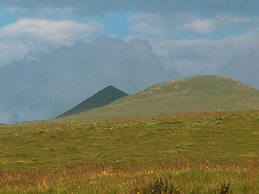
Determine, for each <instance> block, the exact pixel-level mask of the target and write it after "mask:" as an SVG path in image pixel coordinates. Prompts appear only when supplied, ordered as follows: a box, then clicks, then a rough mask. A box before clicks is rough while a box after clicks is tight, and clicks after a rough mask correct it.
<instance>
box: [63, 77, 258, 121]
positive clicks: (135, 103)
mask: <svg viewBox="0 0 259 194" xmlns="http://www.w3.org/2000/svg"><path fill="white" fill-rule="evenodd" d="M258 109H259V91H258V90H256V89H254V88H252V87H251V86H249V85H247V84H244V83H240V82H238V81H235V80H232V79H230V78H227V77H219V76H198V77H191V78H186V79H182V80H176V81H169V82H165V83H161V84H157V85H153V86H151V87H149V88H147V89H145V90H143V91H140V92H138V93H136V94H134V95H130V96H126V97H124V98H121V99H118V100H116V101H114V102H113V103H111V104H108V105H106V106H104V107H102V108H98V109H93V110H90V111H87V112H82V113H81V114H80V115H77V116H75V115H73V116H69V117H66V118H65V119H68V120H105V119H117V118H127V117H139V116H152V115H164V114H176V113H189V112H213V111H243V110H258Z"/></svg>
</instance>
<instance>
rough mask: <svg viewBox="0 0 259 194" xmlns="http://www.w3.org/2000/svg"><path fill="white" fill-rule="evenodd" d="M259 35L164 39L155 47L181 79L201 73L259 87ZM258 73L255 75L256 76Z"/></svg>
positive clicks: (254, 33) (168, 66)
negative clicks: (226, 76)
mask: <svg viewBox="0 0 259 194" xmlns="http://www.w3.org/2000/svg"><path fill="white" fill-rule="evenodd" d="M258 45H259V35H258V32H257V31H255V32H250V33H247V34H244V35H239V36H232V37H227V38H224V39H220V40H210V39H195V40H163V41H160V42H158V43H154V44H153V49H154V52H155V53H156V54H157V55H158V56H159V57H160V59H161V60H162V61H163V63H164V65H165V66H166V68H168V69H170V68H173V69H175V70H177V71H178V72H179V73H180V74H181V76H182V77H184V76H187V75H200V74H223V75H231V76H232V77H233V78H236V79H240V80H241V81H245V82H247V83H249V84H252V85H253V86H254V87H257V88H259V83H258V76H257V75H256V74H257V72H258V71H257V70H258V67H259V64H258V61H259V56H258V54H256V53H257V51H258V50H259V46H258ZM255 72H256V73H255Z"/></svg>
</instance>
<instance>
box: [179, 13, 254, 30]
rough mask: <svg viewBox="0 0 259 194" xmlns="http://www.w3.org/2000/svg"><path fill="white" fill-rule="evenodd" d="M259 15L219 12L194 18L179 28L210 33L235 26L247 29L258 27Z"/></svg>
mask: <svg viewBox="0 0 259 194" xmlns="http://www.w3.org/2000/svg"><path fill="white" fill-rule="evenodd" d="M258 25H259V17H241V16H233V15H223V14H217V15H215V16H214V17H212V18H194V19H190V20H189V21H188V22H187V23H184V24H183V25H180V26H179V28H180V29H183V30H187V31H191V32H197V33H210V32H213V31H216V30H222V29H231V28H232V30H233V28H234V27H239V28H244V29H246V30H248V29H253V28H257V26H258Z"/></svg>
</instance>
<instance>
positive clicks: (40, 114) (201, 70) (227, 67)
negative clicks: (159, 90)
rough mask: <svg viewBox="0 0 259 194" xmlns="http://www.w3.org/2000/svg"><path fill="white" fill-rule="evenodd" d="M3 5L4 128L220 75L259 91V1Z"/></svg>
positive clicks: (0, 71)
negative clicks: (109, 97)
mask: <svg viewBox="0 0 259 194" xmlns="http://www.w3.org/2000/svg"><path fill="white" fill-rule="evenodd" d="M0 2H1V3H0V52H1V55H0V80H1V82H0V88H1V91H2V95H1V103H0V122H10V121H11V122H14V121H21V120H34V119H44V118H51V117H53V116H55V115H57V114H58V113H61V112H63V111H65V110H67V109H68V108H70V107H72V106H73V105H75V104H76V103H78V102H79V101H81V100H83V99H85V98H87V97H89V96H91V95H92V94H93V93H95V92H97V91H98V90H100V89H102V88H104V87H105V86H107V85H115V86H116V87H118V88H120V89H122V90H124V91H125V92H127V93H134V92H136V91H139V90H141V89H144V88H145V87H147V86H150V85H152V84H155V83H158V82H163V81H168V80H174V79H180V78H183V77H186V76H195V75H206V74H217V75H223V76H230V77H232V78H233V79H237V80H239V81H242V82H245V83H248V84H250V85H252V86H253V87H255V88H257V89H258V88H259V78H258V73H259V63H258V61H259V55H258V51H259V13H258V11H257V10H258V9H259V2H258V1H256V0H249V1H246V2H245V3H244V1H242V0H229V1H228V2H226V1H223V0H219V1H215V2H208V1H205V0H199V1H195V2H194V1H191V2H190V1H181V2H179V1H175V0H172V1H169V0H164V1H163V3H161V1H155V0H154V1H149V2H148V1H145V0H139V1H137V2H134V3H132V1H129V0H122V1H118V0H110V1H106V2H101V1H95V2H93V1H78V0H75V1H69V0H65V1H59V0H54V1H44V2H43V1H37V0H36V1H35V0H34V1H30V0H27V1H25V0H19V1H18V0H17V1H16V0H13V1H9V0H4V1H0Z"/></svg>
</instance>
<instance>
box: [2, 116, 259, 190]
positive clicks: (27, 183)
mask: <svg viewBox="0 0 259 194" xmlns="http://www.w3.org/2000/svg"><path fill="white" fill-rule="evenodd" d="M258 138H259V112H258V111H253V112H228V113H224V112H216V113H193V114H183V115H167V116H156V117H142V118H138V119H123V120H115V121H99V122H89V123H87V122H37V123H24V124H18V125H10V126H9V125H3V126H0V193H72V192H73V193H138V192H139V193H150V192H151V191H152V190H156V191H157V193H161V192H159V191H161V189H165V190H166V191H168V192H167V193H170V192H169V191H174V192H171V193H228V192H231V193H235V194H238V193H256V192H257V191H258V190H259V184H258V183H259V141H258ZM226 190H227V191H226ZM224 191H226V192H224Z"/></svg>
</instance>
